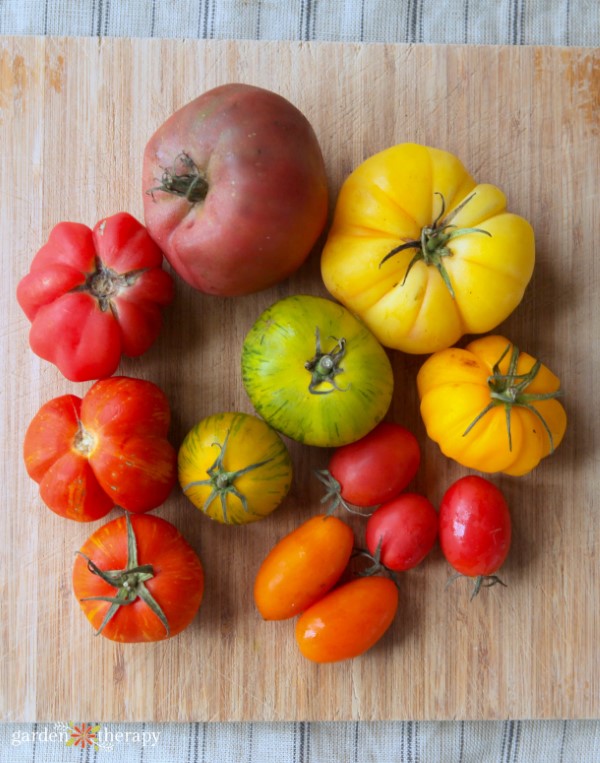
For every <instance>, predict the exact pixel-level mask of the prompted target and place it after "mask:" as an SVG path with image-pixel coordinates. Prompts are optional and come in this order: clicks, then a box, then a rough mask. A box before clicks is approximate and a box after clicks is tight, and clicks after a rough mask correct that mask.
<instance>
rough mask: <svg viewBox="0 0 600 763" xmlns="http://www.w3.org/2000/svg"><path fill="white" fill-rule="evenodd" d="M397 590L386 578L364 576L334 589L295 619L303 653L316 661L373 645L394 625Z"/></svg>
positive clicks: (343, 657)
mask: <svg viewBox="0 0 600 763" xmlns="http://www.w3.org/2000/svg"><path fill="white" fill-rule="evenodd" d="M397 609H398V589H397V587H396V584H395V583H394V582H393V581H392V580H390V579H389V578H387V577H379V576H374V577H364V578H356V579H355V580H351V581H350V582H349V583H344V584H343V585H341V586H339V588H334V589H333V591H330V592H329V593H328V594H327V595H326V596H324V597H323V598H322V599H319V600H318V601H317V602H316V603H315V604H313V605H312V607H309V609H307V610H306V611H305V612H304V613H303V614H302V615H300V617H299V618H298V620H297V622H296V642H297V644H298V647H299V648H300V652H301V654H303V655H304V657H306V658H307V659H309V660H312V661H313V662H319V663H324V662H338V661H341V660H349V659H352V658H354V657H358V656H359V655H361V654H363V653H364V652H366V651H367V650H368V649H370V648H371V647H372V646H374V645H375V644H376V643H377V642H378V641H379V640H380V639H381V637H382V636H383V635H384V633H385V632H386V631H387V629H388V628H389V627H390V625H391V624H392V622H393V620H394V617H395V615H396V611H397Z"/></svg>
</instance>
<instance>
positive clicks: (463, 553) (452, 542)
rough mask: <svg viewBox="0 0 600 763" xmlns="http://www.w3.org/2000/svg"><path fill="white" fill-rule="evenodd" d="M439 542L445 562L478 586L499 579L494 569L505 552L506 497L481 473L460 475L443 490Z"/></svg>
mask: <svg viewBox="0 0 600 763" xmlns="http://www.w3.org/2000/svg"><path fill="white" fill-rule="evenodd" d="M439 518H440V529H439V533H440V545H441V548H442V552H443V554H444V556H445V557H446V559H447V560H448V562H449V563H450V564H451V565H452V567H454V569H455V570H456V571H457V572H459V573H460V574H461V575H467V576H470V577H474V578H476V587H475V590H474V592H473V595H475V594H476V593H477V592H478V591H479V588H480V586H481V585H482V584H483V583H485V584H486V585H491V584H493V583H495V582H496V583H497V582H501V581H500V579H499V578H498V577H497V576H496V575H495V574H494V573H496V572H497V571H498V570H499V569H500V567H501V566H502V564H503V563H504V560H505V559H506V557H507V555H508V551H509V549H510V540H511V521H510V513H509V509H508V505H507V503H506V500H505V498H504V496H503V494H502V492H501V491H500V489H499V488H497V487H496V486H495V485H494V484H493V483H491V482H490V481H489V480H487V479H485V478H484V477H479V476H476V475H470V476H467V477H462V478H461V479H459V480H457V481H456V482H455V483H454V484H452V485H451V486H450V487H449V488H448V490H447V491H446V493H445V495H444V497H443V498H442V502H441V504H440V514H439Z"/></svg>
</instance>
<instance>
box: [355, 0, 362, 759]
mask: <svg viewBox="0 0 600 763" xmlns="http://www.w3.org/2000/svg"><path fill="white" fill-rule="evenodd" d="M363 6H364V3H363ZM358 731H359V725H358V721H355V722H354V763H358Z"/></svg>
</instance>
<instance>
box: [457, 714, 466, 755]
mask: <svg viewBox="0 0 600 763" xmlns="http://www.w3.org/2000/svg"><path fill="white" fill-rule="evenodd" d="M464 757H465V722H464V721H460V724H459V727H458V763H463V761H464Z"/></svg>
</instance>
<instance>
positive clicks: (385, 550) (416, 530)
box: [365, 493, 438, 571]
mask: <svg viewBox="0 0 600 763" xmlns="http://www.w3.org/2000/svg"><path fill="white" fill-rule="evenodd" d="M437 534H438V515H437V512H436V510H435V508H434V507H433V505H432V504H431V502H430V501H428V500H427V498H425V497H424V496H422V495H417V494H416V493H403V494H402V495H400V496H398V497H396V498H395V499H393V500H392V501H389V502H388V503H385V504H383V505H382V506H380V507H379V508H378V509H376V511H374V512H373V514H371V516H370V517H369V519H368V520H367V527H366V530H365V540H366V544H367V548H368V549H369V552H370V553H371V554H372V555H375V554H376V552H377V548H378V547H379V545H380V544H381V550H380V557H379V561H380V562H381V564H383V565H384V566H385V567H387V568H388V569H390V570H394V571H404V570H410V569H412V568H413V567H416V566H417V565H418V564H420V563H421V562H422V561H423V559H425V557H426V556H427V554H429V552H430V551H431V549H432V548H433V546H434V544H435V541H436V538H437Z"/></svg>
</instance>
